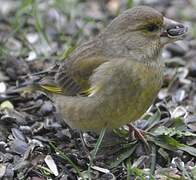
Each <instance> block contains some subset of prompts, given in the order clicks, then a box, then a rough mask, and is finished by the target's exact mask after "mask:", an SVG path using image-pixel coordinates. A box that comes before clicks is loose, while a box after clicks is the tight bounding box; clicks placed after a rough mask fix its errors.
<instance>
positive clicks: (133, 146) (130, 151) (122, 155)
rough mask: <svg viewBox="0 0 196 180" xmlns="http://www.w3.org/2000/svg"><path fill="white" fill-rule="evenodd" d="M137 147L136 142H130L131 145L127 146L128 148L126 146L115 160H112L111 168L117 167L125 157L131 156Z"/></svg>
mask: <svg viewBox="0 0 196 180" xmlns="http://www.w3.org/2000/svg"><path fill="white" fill-rule="evenodd" d="M136 147H137V145H136V142H134V143H132V144H129V146H127V147H126V148H124V149H123V150H122V151H120V152H119V155H117V157H116V159H115V160H114V161H112V162H110V167H111V168H114V167H117V166H118V165H119V164H120V163H122V162H123V161H124V160H125V159H127V158H129V157H130V156H131V155H132V154H133V152H134V151H135V149H136Z"/></svg>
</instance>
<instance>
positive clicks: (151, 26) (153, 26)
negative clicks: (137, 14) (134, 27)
mask: <svg viewBox="0 0 196 180" xmlns="http://www.w3.org/2000/svg"><path fill="white" fill-rule="evenodd" d="M146 30H147V31H149V32H155V31H158V30H159V26H157V25H156V24H148V25H146Z"/></svg>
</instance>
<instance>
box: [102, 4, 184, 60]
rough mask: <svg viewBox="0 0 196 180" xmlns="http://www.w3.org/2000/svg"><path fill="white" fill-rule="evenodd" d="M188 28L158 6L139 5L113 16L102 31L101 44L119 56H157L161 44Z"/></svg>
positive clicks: (173, 38) (172, 40) (181, 35)
mask: <svg viewBox="0 0 196 180" xmlns="http://www.w3.org/2000/svg"><path fill="white" fill-rule="evenodd" d="M186 32H187V28H186V27H185V26H184V25H182V24H180V23H178V22H175V21H173V20H171V19H168V18H166V17H164V16H163V15H162V14H161V13H159V12H158V11H157V10H155V9H153V8H151V7H147V6H138V7H134V8H132V9H129V10H127V11H125V12H124V13H122V14H121V15H119V16H118V17H116V18H115V19H114V20H113V21H112V22H111V23H110V24H109V26H108V27H107V28H106V30H105V32H104V33H103V37H104V40H103V41H104V43H105V46H104V48H106V49H107V52H108V53H110V54H113V55H119V56H137V58H138V57H141V58H140V59H145V58H151V59H153V58H156V57H157V56H158V55H159V54H160V50H161V49H162V47H163V46H164V45H165V44H167V43H171V42H174V41H177V40H180V39H182V37H183V36H184V35H185V33H186Z"/></svg>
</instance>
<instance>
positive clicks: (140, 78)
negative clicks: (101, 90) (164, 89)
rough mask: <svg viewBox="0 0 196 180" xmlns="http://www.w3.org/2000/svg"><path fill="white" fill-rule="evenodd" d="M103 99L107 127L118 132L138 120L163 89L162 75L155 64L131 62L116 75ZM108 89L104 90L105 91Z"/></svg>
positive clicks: (159, 68) (160, 68) (158, 66)
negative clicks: (121, 127)
mask: <svg viewBox="0 0 196 180" xmlns="http://www.w3.org/2000/svg"><path fill="white" fill-rule="evenodd" d="M112 79H113V80H112V81H111V82H109V83H108V86H109V87H110V88H109V89H110V91H107V90H106V91H105V94H104V95H103V96H105V97H104V98H103V99H104V101H105V103H103V104H106V107H104V110H105V112H108V114H107V113H106V114H107V115H108V122H107V123H108V127H109V128H118V127H120V126H122V125H124V124H126V123H128V122H131V121H134V120H137V119H138V118H139V117H140V116H142V115H143V113H145V111H147V109H148V108H149V107H150V105H151V104H152V103H153V101H154V99H155V98H156V96H157V93H158V91H159V90H160V88H161V85H162V79H163V71H162V67H161V66H160V65H157V64H142V63H140V62H133V63H132V64H129V65H127V66H124V67H123V69H122V71H121V72H118V71H116V74H115V75H113V78H112ZM106 89H107V88H106Z"/></svg>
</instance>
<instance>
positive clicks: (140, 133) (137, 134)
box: [127, 124, 150, 149]
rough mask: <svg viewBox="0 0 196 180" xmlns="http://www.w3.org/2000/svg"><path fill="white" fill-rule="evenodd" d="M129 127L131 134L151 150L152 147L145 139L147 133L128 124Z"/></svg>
mask: <svg viewBox="0 0 196 180" xmlns="http://www.w3.org/2000/svg"><path fill="white" fill-rule="evenodd" d="M127 126H128V128H129V134H130V135H134V137H135V138H136V139H138V140H141V141H142V142H143V143H144V144H145V145H146V146H147V147H148V148H149V149H150V146H149V144H148V142H147V140H146V138H145V137H144V134H145V131H143V130H141V129H138V128H136V127H135V126H133V125H132V124H127Z"/></svg>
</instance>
